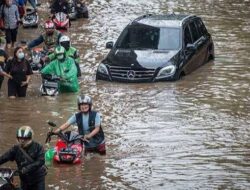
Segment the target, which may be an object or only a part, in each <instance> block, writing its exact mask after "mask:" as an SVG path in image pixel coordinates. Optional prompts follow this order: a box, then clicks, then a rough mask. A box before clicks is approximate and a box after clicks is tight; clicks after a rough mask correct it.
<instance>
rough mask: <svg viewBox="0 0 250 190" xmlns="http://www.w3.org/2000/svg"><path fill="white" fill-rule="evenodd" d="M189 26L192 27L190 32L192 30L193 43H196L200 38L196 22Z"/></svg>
mask: <svg viewBox="0 0 250 190" xmlns="http://www.w3.org/2000/svg"><path fill="white" fill-rule="evenodd" d="M189 26H190V30H191V34H192V39H193V43H194V42H196V41H197V40H198V39H199V38H200V34H199V32H198V30H197V28H196V26H195V24H194V22H191V23H190V24H189Z"/></svg>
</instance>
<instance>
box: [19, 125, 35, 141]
mask: <svg viewBox="0 0 250 190" xmlns="http://www.w3.org/2000/svg"><path fill="white" fill-rule="evenodd" d="M33 133H34V132H33V130H32V129H31V127H30V126H22V127H20V128H19V129H18V130H17V132H16V137H17V138H31V139H32V137H33Z"/></svg>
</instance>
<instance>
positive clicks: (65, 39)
mask: <svg viewBox="0 0 250 190" xmlns="http://www.w3.org/2000/svg"><path fill="white" fill-rule="evenodd" d="M59 44H60V45H61V46H63V47H64V48H65V49H66V51H68V50H69V48H70V39H69V37H68V36H62V37H60V39H59Z"/></svg>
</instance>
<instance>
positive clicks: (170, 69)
mask: <svg viewBox="0 0 250 190" xmlns="http://www.w3.org/2000/svg"><path fill="white" fill-rule="evenodd" d="M175 71H176V66H175V65H168V66H166V67H163V68H162V69H161V70H160V71H159V73H158V75H157V76H156V78H157V79H161V78H165V77H169V76H171V75H173V74H174V73H175Z"/></svg>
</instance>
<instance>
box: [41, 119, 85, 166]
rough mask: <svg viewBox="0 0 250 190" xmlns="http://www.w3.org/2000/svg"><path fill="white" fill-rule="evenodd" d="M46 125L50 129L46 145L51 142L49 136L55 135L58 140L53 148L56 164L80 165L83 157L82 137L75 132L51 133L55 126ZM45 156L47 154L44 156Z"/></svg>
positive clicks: (53, 124) (50, 123) (51, 124)
mask: <svg viewBox="0 0 250 190" xmlns="http://www.w3.org/2000/svg"><path fill="white" fill-rule="evenodd" d="M48 124H49V125H50V126H51V127H52V128H51V130H50V132H49V133H48V135H47V138H46V141H45V142H46V143H49V142H50V141H51V136H53V135H56V136H58V139H57V141H56V145H55V147H54V156H53V160H54V161H55V162H56V163H68V164H78V163H81V158H82V157H83V155H84V151H85V148H84V143H83V141H84V140H83V136H82V135H79V134H78V133H77V132H75V131H66V132H65V133H62V132H60V133H58V134H55V133H53V127H56V124H55V123H53V122H51V121H49V122H48ZM50 150H51V149H50ZM45 155H47V152H46V154H45Z"/></svg>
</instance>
